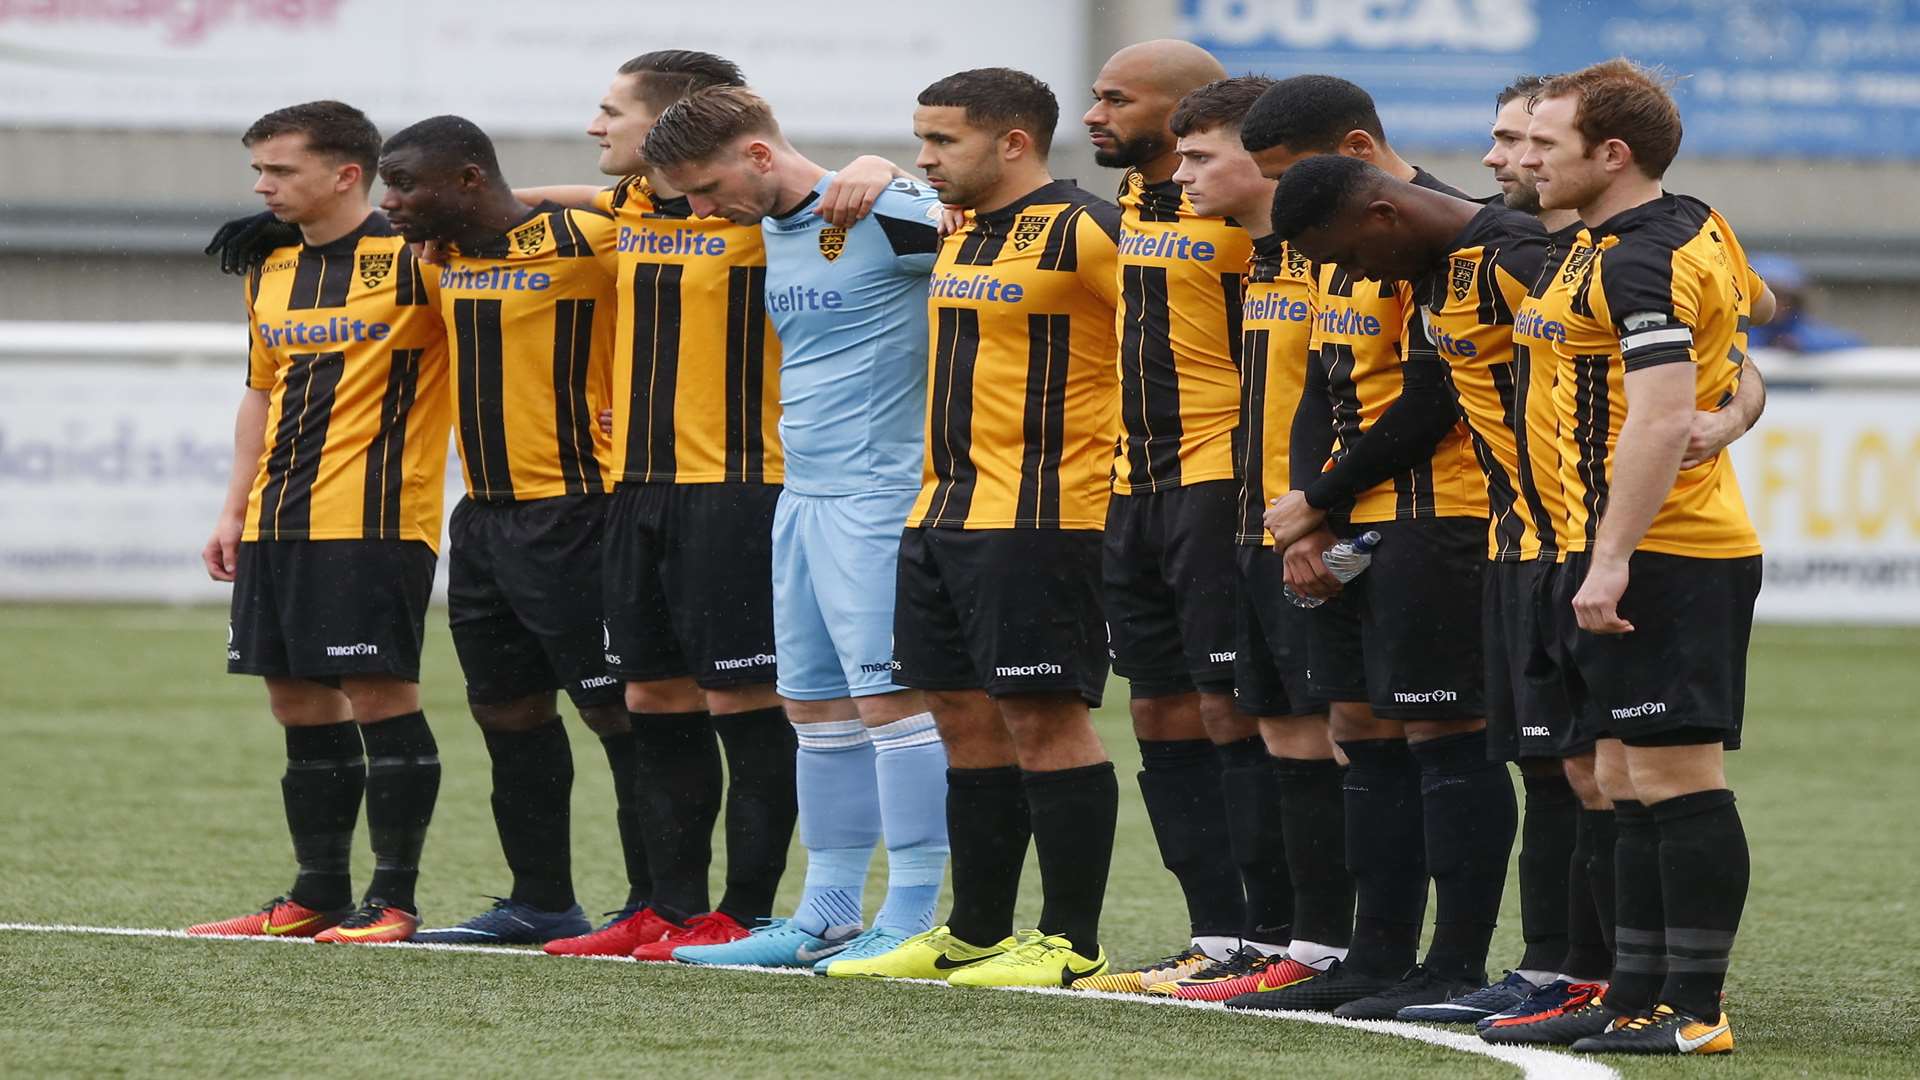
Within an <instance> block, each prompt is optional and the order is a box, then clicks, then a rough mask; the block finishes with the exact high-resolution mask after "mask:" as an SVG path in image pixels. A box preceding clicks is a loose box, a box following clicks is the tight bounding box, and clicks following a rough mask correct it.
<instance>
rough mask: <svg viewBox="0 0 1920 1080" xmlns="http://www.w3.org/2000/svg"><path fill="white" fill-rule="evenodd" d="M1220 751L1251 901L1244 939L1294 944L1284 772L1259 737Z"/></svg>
mask: <svg viewBox="0 0 1920 1080" xmlns="http://www.w3.org/2000/svg"><path fill="white" fill-rule="evenodd" d="M1216 749H1217V750H1218V752H1219V754H1220V765H1221V770H1220V785H1221V790H1222V792H1223V794H1224V796H1225V800H1226V804H1227V835H1228V839H1229V841H1230V842H1231V844H1232V850H1233V861H1234V865H1236V866H1237V867H1239V869H1240V882H1241V885H1242V887H1243V888H1244V889H1245V891H1246V897H1247V922H1246V926H1245V927H1244V928H1243V929H1242V930H1241V932H1240V934H1241V937H1242V938H1244V939H1245V940H1248V941H1258V942H1261V943H1262V944H1267V945H1285V944H1286V943H1287V942H1289V941H1291V940H1293V881H1292V879H1291V878H1289V877H1288V876H1287V838H1286V834H1285V832H1284V831H1283V826H1282V824H1281V817H1280V814H1281V807H1280V774H1279V773H1278V772H1276V771H1275V770H1274V768H1273V764H1272V763H1273V757H1272V755H1270V754H1268V753H1267V744H1266V743H1265V742H1264V741H1263V740H1262V739H1261V738H1260V737H1259V736H1258V735H1255V736H1252V737H1251V738H1246V739H1241V740H1240V741H1239V742H1233V743H1228V744H1226V745H1225V746H1220V747H1217V748H1216Z"/></svg>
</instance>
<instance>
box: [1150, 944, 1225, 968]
mask: <svg viewBox="0 0 1920 1080" xmlns="http://www.w3.org/2000/svg"><path fill="white" fill-rule="evenodd" d="M1196 958H1197V959H1202V960H1208V961H1211V958H1210V957H1208V956H1207V954H1206V952H1205V951H1204V950H1201V949H1197V948H1189V949H1187V950H1185V951H1184V952H1177V953H1174V954H1173V955H1172V956H1163V957H1161V958H1160V959H1158V960H1155V961H1154V962H1153V963H1151V964H1148V965H1147V966H1146V967H1143V968H1141V969H1140V970H1141V972H1143V973H1145V972H1149V971H1164V970H1166V969H1167V968H1177V967H1179V966H1180V965H1182V964H1191V963H1193V961H1194V960H1195V959H1196Z"/></svg>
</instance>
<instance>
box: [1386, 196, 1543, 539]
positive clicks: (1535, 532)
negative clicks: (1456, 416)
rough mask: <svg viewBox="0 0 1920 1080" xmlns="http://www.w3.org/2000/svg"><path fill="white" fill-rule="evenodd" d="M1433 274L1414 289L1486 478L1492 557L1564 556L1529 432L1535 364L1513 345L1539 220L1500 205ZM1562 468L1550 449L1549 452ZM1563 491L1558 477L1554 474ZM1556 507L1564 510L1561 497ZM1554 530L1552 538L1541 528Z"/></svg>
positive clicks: (1533, 276) (1539, 258) (1537, 260)
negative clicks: (1558, 548) (1540, 525)
mask: <svg viewBox="0 0 1920 1080" xmlns="http://www.w3.org/2000/svg"><path fill="white" fill-rule="evenodd" d="M1453 247H1454V249H1453V252H1452V253H1451V254H1450V255H1449V256H1448V257H1447V260H1446V262H1445V263H1444V264H1443V265H1441V266H1439V267H1436V268H1435V271H1434V273H1432V274H1431V275H1429V276H1428V277H1426V278H1424V279H1422V280H1421V281H1418V282H1416V283H1415V286H1414V289H1415V298H1416V299H1417V300H1418V301H1419V304H1420V307H1421V309H1422V311H1423V313H1424V314H1425V316H1426V320H1425V321H1426V331H1427V334H1428V336H1429V337H1430V338H1431V340H1432V344H1433V346H1434V349H1435V350H1436V351H1437V352H1439V354H1440V356H1441V358H1442V359H1444V360H1446V362H1447V366H1448V368H1449V369H1450V370H1451V373H1452V376H1453V386H1454V390H1455V392H1456V393H1457V394H1458V396H1459V400H1460V408H1461V411H1462V412H1463V413H1464V414H1465V416H1466V420H1467V433H1468V435H1469V437H1470V438H1471V439H1472V442H1473V451H1474V456H1475V457H1477V458H1478V459H1479V461H1480V471H1481V473H1482V474H1483V475H1484V476H1485V478H1486V485H1487V505H1488V511H1489V519H1490V520H1489V521H1488V525H1487V557H1488V558H1489V559H1493V560H1496V561H1501V562H1509V561H1516V560H1522V559H1532V558H1535V557H1537V556H1539V555H1540V554H1541V553H1542V547H1543V544H1544V545H1545V554H1546V556H1547V558H1549V559H1551V558H1553V557H1554V555H1555V548H1554V544H1553V537H1554V534H1555V533H1554V528H1553V525H1552V522H1551V520H1550V519H1549V517H1548V512H1547V500H1546V499H1545V498H1542V496H1541V495H1540V491H1539V484H1538V480H1537V477H1536V476H1535V475H1534V474H1535V469H1534V458H1533V454H1532V452H1533V451H1534V450H1535V448H1534V447H1533V446H1532V445H1531V439H1530V436H1529V433H1528V430H1527V412H1528V405H1529V397H1530V396H1531V395H1530V393H1529V391H1530V389H1531V387H1530V368H1531V363H1530V360H1529V354H1528V353H1527V351H1526V350H1525V348H1524V347H1517V346H1516V345H1515V344H1514V334H1513V321H1514V311H1515V310H1516V309H1518V308H1519V307H1520V306H1521V305H1522V304H1524V303H1525V302H1526V299H1527V290H1528V289H1530V288H1532V286H1533V283H1534V282H1535V281H1538V280H1539V278H1540V271H1541V268H1542V266H1543V265H1544V264H1545V262H1546V259H1547V250H1548V247H1549V242H1548V239H1547V233H1546V230H1545V229H1543V228H1541V227H1540V221H1539V219H1538V218H1535V217H1534V216H1532V215H1531V214H1523V213H1520V212H1519V211H1517V210H1509V209H1507V208H1506V207H1504V206H1499V205H1494V206H1488V207H1485V208H1483V209H1482V210H1481V211H1480V212H1479V213H1478V214H1475V215H1474V218H1473V220H1472V221H1471V222H1469V223H1468V225H1467V227H1466V228H1465V229H1464V230H1462V232H1461V234H1460V235H1459V236H1458V237H1457V238H1455V240H1454V242H1453ZM1541 449H1544V451H1545V452H1546V454H1547V455H1548V460H1549V461H1552V460H1556V459H1555V458H1553V456H1552V455H1553V454H1554V450H1553V447H1552V445H1551V444H1549V445H1548V446H1546V447H1544V448H1541ZM1549 476H1550V479H1551V482H1552V485H1553V487H1554V488H1556V489H1557V488H1558V486H1559V477H1558V476H1557V475H1554V474H1553V472H1552V471H1551V470H1550V471H1549ZM1554 496H1555V497H1554V498H1553V505H1554V506H1556V507H1557V506H1559V505H1560V500H1559V498H1558V497H1557V496H1558V492H1557V490H1556V491H1555V492H1554ZM1539 521H1546V522H1547V526H1546V528H1545V530H1544V531H1543V530H1541V529H1538V528H1536V527H1535V524H1534V523H1535V522H1539Z"/></svg>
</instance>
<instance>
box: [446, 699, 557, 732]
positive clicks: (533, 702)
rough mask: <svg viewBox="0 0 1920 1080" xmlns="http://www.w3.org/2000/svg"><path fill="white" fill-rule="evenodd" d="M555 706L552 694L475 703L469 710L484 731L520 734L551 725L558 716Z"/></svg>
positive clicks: (474, 720)
mask: <svg viewBox="0 0 1920 1080" xmlns="http://www.w3.org/2000/svg"><path fill="white" fill-rule="evenodd" d="M554 706H555V702H554V697H553V695H552V694H535V695H534V696H532V697H524V698H521V699H519V700H517V701H507V702H499V703H494V704H481V703H479V702H474V703H472V704H470V705H469V706H468V708H469V709H470V710H471V711H472V713H473V722H474V723H476V724H479V725H480V729H481V730H482V731H502V732H518V731H533V730H534V729H536V728H539V727H543V726H545V725H546V724H548V723H551V722H552V721H553V718H554V716H555V715H557V714H556V712H555V709H554Z"/></svg>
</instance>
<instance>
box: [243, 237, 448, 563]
mask: <svg viewBox="0 0 1920 1080" xmlns="http://www.w3.org/2000/svg"><path fill="white" fill-rule="evenodd" d="M246 297H247V316H248V323H249V328H248V338H249V356H248V371H247V385H248V386H249V387H252V388H253V389H255V390H261V391H266V392H267V393H268V394H269V400H268V412H267V424H266V433H265V447H264V450H263V452H262V454H261V460H260V469H259V472H258V475H257V476H256V478H255V480H254V484H253V490H252V491H251V493H250V494H249V496H248V501H247V516H246V523H245V527H244V531H243V532H242V538H243V539H246V540H420V541H424V542H426V543H428V544H431V545H434V546H436V547H437V546H438V545H439V542H440V513H441V502H442V499H441V482H442V477H443V476H444V473H445V469H446V449H445V448H446V440H447V427H448V423H449V409H448V398H447V346H446V335H445V331H444V329H443V328H442V326H441V322H440V318H439V316H438V314H437V313H436V311H435V310H434V307H433V299H432V294H431V290H430V288H429V285H428V282H427V280H426V278H425V277H424V276H423V274H422V272H421V267H420V266H419V264H418V263H416V262H415V261H414V258H413V256H412V254H411V253H410V252H409V251H408V250H407V245H406V242H405V241H403V240H402V239H401V238H400V236H399V235H398V234H397V233H395V232H394V231H393V229H392V227H391V226H390V225H388V224H387V220H386V218H385V216H384V215H381V214H379V213H377V212H376V213H373V214H370V215H368V217H367V220H366V221H365V222H363V223H362V224H361V226H360V227H359V228H358V229H355V230H354V231H353V232H351V233H349V234H347V235H346V236H343V237H341V238H340V239H338V240H335V241H333V242H331V243H328V244H322V245H319V246H317V247H315V246H309V245H306V244H298V245H293V246H289V247H284V248H281V249H279V250H277V251H275V252H273V253H272V255H270V256H269V257H268V258H267V259H266V261H265V263H264V264H263V265H262V266H261V267H260V268H259V269H258V270H256V271H254V272H253V273H252V274H251V275H249V276H248V278H247V285H246Z"/></svg>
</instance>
